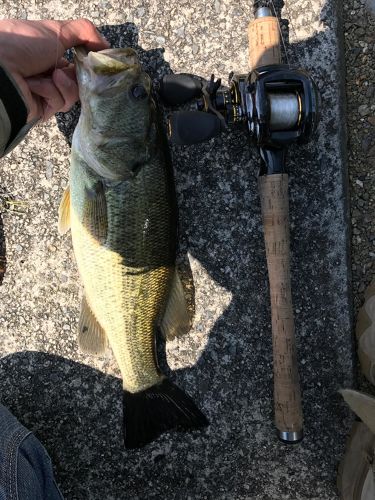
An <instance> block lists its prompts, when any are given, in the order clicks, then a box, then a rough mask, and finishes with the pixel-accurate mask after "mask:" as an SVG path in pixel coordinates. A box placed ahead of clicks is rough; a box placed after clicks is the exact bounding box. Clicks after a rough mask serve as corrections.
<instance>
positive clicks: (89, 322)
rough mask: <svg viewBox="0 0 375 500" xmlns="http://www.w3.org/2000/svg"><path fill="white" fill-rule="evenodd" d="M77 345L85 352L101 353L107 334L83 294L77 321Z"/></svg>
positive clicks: (104, 347)
mask: <svg viewBox="0 0 375 500" xmlns="http://www.w3.org/2000/svg"><path fill="white" fill-rule="evenodd" d="M78 345H79V347H80V348H81V350H82V351H83V352H86V353H87V354H102V353H103V352H105V350H106V348H107V335H106V333H105V331H104V330H103V328H102V327H101V325H100V324H99V322H98V321H97V319H96V318H95V315H94V313H93V312H92V310H91V308H90V306H89V304H88V302H87V299H86V297H85V296H83V297H82V304H81V313H80V316H79V321H78Z"/></svg>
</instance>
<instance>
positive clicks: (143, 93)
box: [130, 84, 148, 101]
mask: <svg viewBox="0 0 375 500" xmlns="http://www.w3.org/2000/svg"><path fill="white" fill-rule="evenodd" d="M130 95H131V97H132V98H133V99H135V100H136V101H142V100H143V99H146V97H148V94H147V90H146V89H145V88H144V86H143V85H140V84H137V85H133V87H132V88H131V89H130Z"/></svg>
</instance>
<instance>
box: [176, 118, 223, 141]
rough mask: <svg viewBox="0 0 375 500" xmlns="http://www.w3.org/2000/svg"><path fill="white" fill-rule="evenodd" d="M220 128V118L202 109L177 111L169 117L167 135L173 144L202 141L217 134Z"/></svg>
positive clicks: (221, 126) (221, 128)
mask: <svg viewBox="0 0 375 500" xmlns="http://www.w3.org/2000/svg"><path fill="white" fill-rule="evenodd" d="M222 130H223V125H222V122H221V120H220V119H219V118H218V117H217V116H216V115H214V114H212V113H205V112H204V111H179V112H177V113H172V115H171V116H170V118H169V124H168V136H169V138H170V140H171V142H173V143H174V144H179V145H183V144H186V145H189V144H197V143H199V142H204V141H207V140H209V139H211V138H212V137H215V136H217V135H219V134H220V132H221V131H222Z"/></svg>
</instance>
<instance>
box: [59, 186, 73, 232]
mask: <svg viewBox="0 0 375 500" xmlns="http://www.w3.org/2000/svg"><path fill="white" fill-rule="evenodd" d="M57 227H58V231H59V234H65V233H66V232H68V231H69V229H70V187H69V186H68V187H67V188H66V189H65V191H64V194H63V195H62V198H61V202H60V206H59V222H58V226H57Z"/></svg>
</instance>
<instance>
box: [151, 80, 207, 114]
mask: <svg viewBox="0 0 375 500" xmlns="http://www.w3.org/2000/svg"><path fill="white" fill-rule="evenodd" d="M159 94H160V97H161V98H162V100H163V102H164V103H165V104H166V105H167V106H178V105H179V104H184V103H185V102H187V101H190V99H194V98H195V97H200V96H201V95H202V84H201V82H200V81H199V80H196V79H195V78H193V77H191V76H190V75H184V74H180V75H165V76H164V77H163V79H162V81H161V82H160V90H159Z"/></svg>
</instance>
